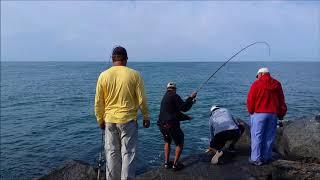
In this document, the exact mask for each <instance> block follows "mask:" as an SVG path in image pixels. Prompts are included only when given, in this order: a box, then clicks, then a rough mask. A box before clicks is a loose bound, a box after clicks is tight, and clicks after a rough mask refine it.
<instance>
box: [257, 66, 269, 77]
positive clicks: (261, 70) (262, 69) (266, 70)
mask: <svg viewBox="0 0 320 180" xmlns="http://www.w3.org/2000/svg"><path fill="white" fill-rule="evenodd" d="M268 72H269V69H268V68H266V67H263V68H260V69H259V70H258V72H257V75H258V74H259V73H268Z"/></svg>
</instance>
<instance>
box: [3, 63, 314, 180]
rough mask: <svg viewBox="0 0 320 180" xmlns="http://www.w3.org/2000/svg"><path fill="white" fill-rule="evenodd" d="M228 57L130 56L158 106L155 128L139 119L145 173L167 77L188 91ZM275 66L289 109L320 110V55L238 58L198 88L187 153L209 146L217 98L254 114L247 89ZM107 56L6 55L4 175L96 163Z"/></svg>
mask: <svg viewBox="0 0 320 180" xmlns="http://www.w3.org/2000/svg"><path fill="white" fill-rule="evenodd" d="M221 64H222V63H221V62H214V63H208V62H202V63H184V62H179V63H174V62H171V63H143V62H140V63H129V64H128V66H129V67H131V68H134V69H136V70H138V71H140V72H141V74H142V76H143V77H144V80H145V88H146V93H147V97H148V104H149V109H150V112H151V122H152V123H151V127H150V128H149V129H144V128H142V126H141V118H140V119H139V126H140V127H139V145H138V147H139V148H138V173H142V172H145V171H147V170H149V169H152V168H154V167H156V166H158V165H160V164H161V163H162V161H163V142H162V137H161V135H160V132H159V131H158V128H157V126H156V121H157V116H158V113H159V108H160V107H159V106H160V101H161V98H162V96H163V94H164V93H165V86H166V84H167V82H168V81H175V82H176V83H177V87H178V94H180V95H181V97H183V98H185V97H187V96H188V95H189V94H190V93H191V92H192V91H194V90H195V89H196V88H197V87H199V86H200V84H201V83H202V82H203V81H205V80H206V79H207V78H208V77H209V76H210V75H211V73H212V72H214V70H215V69H216V68H218V67H219V66H220V65H221ZM261 66H268V67H269V68H270V70H271V73H272V76H274V77H275V78H276V79H278V80H279V81H280V82H281V83H282V86H283V89H284V93H285V97H286V102H287V106H288V113H287V116H286V117H285V119H288V120H299V118H301V117H311V116H314V115H316V114H318V113H320V106H319V104H320V78H319V77H320V71H319V67H320V63H319V62H303V63H302V62H232V63H229V64H228V65H227V66H225V67H224V68H223V69H222V70H221V71H219V72H218V73H217V74H216V76H215V77H214V79H211V80H210V81H209V83H208V84H207V85H206V86H205V87H204V88H203V89H202V90H201V91H200V92H199V94H198V98H197V103H196V104H195V105H194V107H193V108H192V109H191V110H190V111H189V112H188V113H187V114H189V115H191V116H192V117H193V120H191V121H188V122H183V123H182V129H183V131H184V133H185V149H184V152H183V156H187V155H190V154H196V153H199V152H201V151H203V150H204V149H205V148H206V147H207V146H208V137H209V130H208V127H207V124H208V123H207V121H208V116H209V108H210V107H211V105H213V104H219V105H221V106H224V107H227V108H229V109H230V110H231V112H232V113H233V114H234V115H235V116H238V117H240V118H242V119H244V120H248V118H249V117H248V114H247V111H246V106H245V104H246V103H245V102H246V96H247V93H248V89H249V87H250V84H251V83H252V82H253V81H254V79H255V73H256V71H257V69H258V68H259V67H261ZM107 67H108V64H107V63H104V62H1V179H32V178H36V177H39V176H41V175H43V174H46V173H48V172H49V171H50V170H52V169H53V168H57V167H59V166H61V165H63V164H64V162H66V161H67V160H70V159H79V160H83V161H86V162H89V163H91V164H95V163H96V159H97V156H98V153H99V147H100V143H101V142H100V133H101V132H100V130H99V128H98V126H97V124H96V120H95V116H94V111H93V104H94V95H95V84H96V79H97V77H98V75H99V74H100V72H102V71H103V70H104V69H106V68H107Z"/></svg>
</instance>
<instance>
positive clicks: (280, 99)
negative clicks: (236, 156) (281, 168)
mask: <svg viewBox="0 0 320 180" xmlns="http://www.w3.org/2000/svg"><path fill="white" fill-rule="evenodd" d="M256 78H257V80H256V81H254V82H253V84H252V85H251V88H250V90H249V93H248V98H247V109H248V112H249V113H250V117H251V157H250V162H251V163H252V164H254V165H258V166H259V165H262V164H264V163H268V162H270V161H271V158H272V147H273V142H274V138H275V132H276V128H277V121H278V119H279V120H282V119H283V117H284V116H285V115H286V112H287V106H286V103H285V99H284V94H283V90H282V86H281V83H280V82H279V81H277V80H276V79H274V78H272V77H271V76H270V72H269V69H268V68H265V67H264V68H260V69H259V70H258V72H257V75H256Z"/></svg>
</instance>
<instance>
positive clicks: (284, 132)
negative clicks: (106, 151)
mask: <svg viewBox="0 0 320 180" xmlns="http://www.w3.org/2000/svg"><path fill="white" fill-rule="evenodd" d="M237 149H238V152H237V153H235V154H234V153H228V152H225V153H224V155H223V156H222V158H221V164H218V165H213V164H210V160H211V157H212V155H208V154H205V153H203V154H196V155H190V156H189V157H186V158H184V159H182V162H183V163H184V164H185V168H184V169H182V170H181V171H178V172H173V171H172V170H170V169H169V170H168V169H164V168H163V167H159V168H156V169H153V170H150V171H148V172H146V173H144V174H140V175H138V176H137V179H138V180H151V179H163V180H170V179H174V180H179V179H181V180H188V179H190V180H195V179H197V180H198V179H200V180H205V179H237V180H241V179H252V180H254V179H258V180H259V179H261V180H262V179H263V180H264V179H319V180H320V160H319V158H320V115H317V116H316V117H315V118H312V119H309V120H296V121H289V122H285V123H284V127H283V128H278V130H277V136H276V141H275V148H274V154H273V157H274V159H275V160H274V161H273V162H272V163H270V164H268V165H263V166H252V165H250V164H249V163H248V158H249V154H250V127H249V126H248V125H247V124H246V129H245V132H244V134H243V136H242V137H241V139H240V140H239V142H238V144H237ZM104 177H105V175H104V173H103V174H102V178H101V179H105V178H104ZM40 179H41V180H51V179H60V180H82V179H89V180H90V179H97V169H95V168H94V167H92V166H90V165H89V164H86V163H84V162H81V161H71V162H69V163H67V164H66V165H65V166H63V167H62V168H60V169H57V170H54V171H52V172H51V173H50V174H48V175H46V176H43V177H41V178H40Z"/></svg>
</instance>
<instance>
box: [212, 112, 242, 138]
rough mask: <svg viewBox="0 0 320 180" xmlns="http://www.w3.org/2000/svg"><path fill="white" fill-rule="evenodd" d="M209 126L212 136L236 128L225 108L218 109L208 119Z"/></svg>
mask: <svg viewBox="0 0 320 180" xmlns="http://www.w3.org/2000/svg"><path fill="white" fill-rule="evenodd" d="M209 124H210V126H211V128H213V129H212V130H213V131H214V134H218V133H219V132H221V131H225V130H232V129H237V128H238V126H237V125H236V123H235V122H234V120H233V117H232V115H231V113H230V112H229V110H228V109H226V108H219V109H217V110H215V111H214V112H213V113H212V115H211V117H210V119H209Z"/></svg>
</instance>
